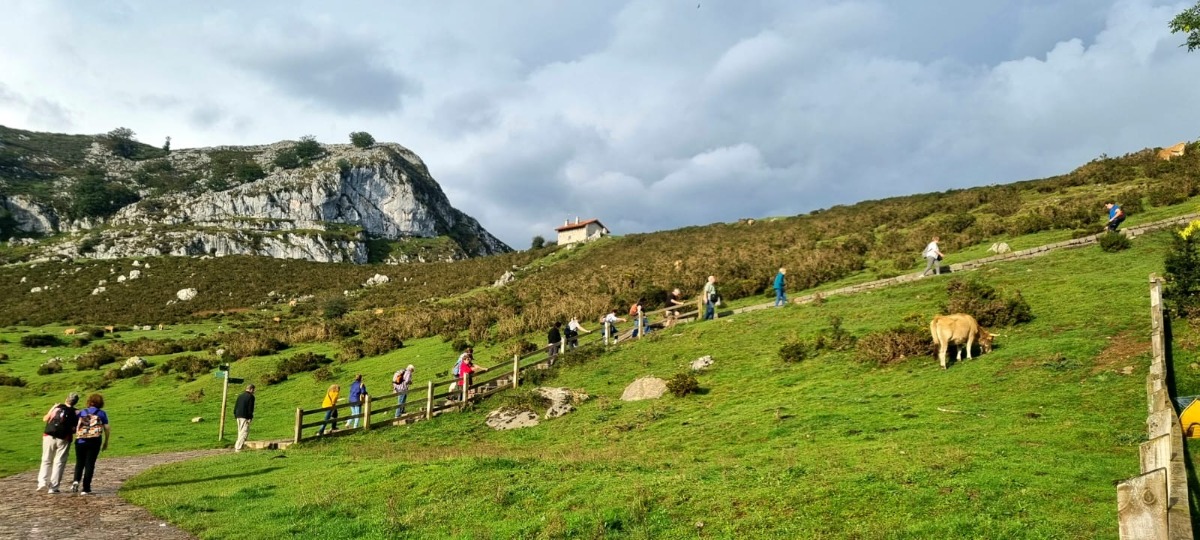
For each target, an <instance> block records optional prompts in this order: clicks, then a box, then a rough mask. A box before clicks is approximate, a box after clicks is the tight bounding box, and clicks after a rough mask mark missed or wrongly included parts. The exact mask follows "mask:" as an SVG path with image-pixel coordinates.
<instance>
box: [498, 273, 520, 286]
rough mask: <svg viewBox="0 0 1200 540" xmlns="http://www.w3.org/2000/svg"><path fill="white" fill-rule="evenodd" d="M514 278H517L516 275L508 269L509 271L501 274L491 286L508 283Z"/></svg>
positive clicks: (514, 279)
mask: <svg viewBox="0 0 1200 540" xmlns="http://www.w3.org/2000/svg"><path fill="white" fill-rule="evenodd" d="M516 280H517V275H516V274H514V273H513V272H512V270H509V271H507V272H505V273H503V274H501V275H500V279H497V280H496V282H495V283H492V286H493V287H503V286H505V285H508V284H509V283H512V282H514V281H516Z"/></svg>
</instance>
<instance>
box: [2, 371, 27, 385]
mask: <svg viewBox="0 0 1200 540" xmlns="http://www.w3.org/2000/svg"><path fill="white" fill-rule="evenodd" d="M0 386H17V387H24V386H25V379H22V378H20V377H14V376H12V375H4V374H0Z"/></svg>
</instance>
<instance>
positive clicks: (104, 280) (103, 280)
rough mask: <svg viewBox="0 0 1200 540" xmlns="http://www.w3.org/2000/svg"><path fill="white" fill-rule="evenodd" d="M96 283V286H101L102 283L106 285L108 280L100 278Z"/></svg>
mask: <svg viewBox="0 0 1200 540" xmlns="http://www.w3.org/2000/svg"><path fill="white" fill-rule="evenodd" d="M96 285H97V286H101V287H102V286H104V285H108V280H107V279H102V280H100V283H97V284H96Z"/></svg>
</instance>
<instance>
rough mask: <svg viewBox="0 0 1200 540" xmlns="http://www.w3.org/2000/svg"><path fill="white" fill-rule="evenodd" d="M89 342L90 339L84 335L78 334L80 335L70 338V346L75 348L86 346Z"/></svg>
mask: <svg viewBox="0 0 1200 540" xmlns="http://www.w3.org/2000/svg"><path fill="white" fill-rule="evenodd" d="M91 342H92V340H90V339H88V338H86V337H83V336H80V337H77V338H75V339H72V340H71V346H72V347H74V348H76V349H82V348H84V347H87V346H88V344H89V343H91Z"/></svg>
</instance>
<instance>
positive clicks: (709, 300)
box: [704, 276, 721, 321]
mask: <svg viewBox="0 0 1200 540" xmlns="http://www.w3.org/2000/svg"><path fill="white" fill-rule="evenodd" d="M720 301H721V297H720V296H719V295H718V294H717V276H708V282H707V283H705V284H704V320H706V321H710V320H712V318H713V317H714V316H716V314H717V303H718V302H720Z"/></svg>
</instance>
